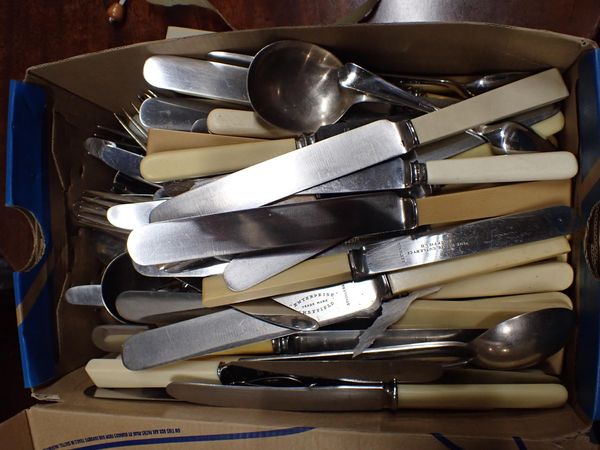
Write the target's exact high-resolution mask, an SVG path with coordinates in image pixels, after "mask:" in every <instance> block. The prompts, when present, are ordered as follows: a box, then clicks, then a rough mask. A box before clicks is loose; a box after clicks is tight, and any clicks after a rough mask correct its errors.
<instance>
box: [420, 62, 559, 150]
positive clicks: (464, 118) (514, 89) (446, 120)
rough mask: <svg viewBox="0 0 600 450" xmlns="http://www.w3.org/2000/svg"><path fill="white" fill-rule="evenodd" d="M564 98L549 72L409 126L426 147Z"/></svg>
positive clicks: (555, 77) (554, 73)
mask: <svg viewBox="0 0 600 450" xmlns="http://www.w3.org/2000/svg"><path fill="white" fill-rule="evenodd" d="M568 95H569V91H568V90H567V87H566V86H565V83H564V81H563V79H562V77H561V75H560V72H559V71H558V70H557V69H549V70H546V71H544V72H541V73H538V74H536V75H532V76H530V77H527V78H523V79H522V80H518V81H515V82H514V83H510V84H507V85H505V86H501V87H499V88H497V89H494V90H491V91H489V92H485V93H483V94H480V95H477V96H475V97H472V98H469V99H466V100H463V101H461V102H458V103H455V104H453V105H449V106H447V107H445V108H441V109H439V110H437V111H434V112H432V113H429V114H425V115H423V116H420V117H417V118H415V119H412V120H411V123H412V126H413V128H414V130H415V133H416V135H417V138H418V140H419V142H420V143H421V144H427V143H429V142H434V141H437V140H440V139H443V138H445V137H448V136H451V135H453V134H456V133H457V132H460V131H463V130H467V129H469V128H473V127H476V126H478V125H482V124H485V123H493V122H497V121H500V120H502V119H505V118H507V117H510V116H513V115H516V114H519V113H521V112H526V111H530V110H532V109H535V108H541V107H542V106H546V105H549V104H551V103H556V102H558V101H561V100H563V99H565V98H566V97H568Z"/></svg>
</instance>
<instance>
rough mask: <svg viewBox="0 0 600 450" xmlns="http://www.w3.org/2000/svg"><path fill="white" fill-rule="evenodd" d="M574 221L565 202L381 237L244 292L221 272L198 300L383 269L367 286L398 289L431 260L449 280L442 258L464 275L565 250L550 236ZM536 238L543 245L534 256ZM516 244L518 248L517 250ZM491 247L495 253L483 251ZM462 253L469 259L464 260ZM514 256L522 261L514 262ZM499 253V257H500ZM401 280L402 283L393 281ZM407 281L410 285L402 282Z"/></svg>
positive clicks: (262, 293) (231, 299) (300, 286)
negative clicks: (528, 255) (234, 287)
mask: <svg viewBox="0 0 600 450" xmlns="http://www.w3.org/2000/svg"><path fill="white" fill-rule="evenodd" d="M575 224H576V218H575V216H574V214H573V212H572V211H571V210H570V209H569V208H568V207H564V206H557V207H552V208H546V209H542V210H538V211H533V212H527V213H521V214H514V215H511V216H502V217H497V218H492V219H485V220H480V221H475V222H469V223H465V224H461V225H457V226H454V227H450V228H447V229H444V230H433V231H429V232H424V233H420V234H417V235H408V236H400V237H396V238H391V239H385V240H383V241H381V242H380V243H377V244H372V245H368V246H365V247H363V248H362V249H358V250H352V251H350V253H349V254H337V255H331V256H326V257H321V258H315V259H312V260H308V261H304V262H302V263H300V264H298V265H297V266H294V267H292V268H291V269H288V270H286V271H284V272H282V273H280V274H278V275H275V276H274V277H271V278H269V279H268V280H265V281H264V282H262V283H259V284H258V285H256V286H254V287H252V288H250V289H247V290H244V291H239V292H236V291H232V290H231V289H229V288H228V287H227V285H226V283H225V281H224V279H223V277H222V276H219V275H214V276H210V277H207V278H204V279H203V281H202V295H203V298H202V299H203V302H204V304H205V305H206V306H221V305H224V304H230V303H236V302H240V301H246V300H250V299H253V298H264V297H270V296H276V295H281V294H288V293H291V292H298V291H307V290H310V289H314V288H318V287H323V286H328V285H335V284H339V283H345V282H348V281H351V280H353V279H354V280H361V279H365V278H368V277H373V276H374V275H377V274H382V273H386V272H387V274H386V275H383V277H379V278H376V279H377V280H379V281H373V280H371V281H367V282H366V283H365V284H364V286H370V289H374V290H375V291H376V292H381V291H383V292H390V293H392V294H398V293H401V292H406V291H407V290H410V289H413V288H415V289H416V288H417V287H416V286H418V283H417V280H419V282H424V281H426V280H424V279H420V278H417V274H418V273H419V272H421V270H420V268H419V266H427V265H429V264H430V263H435V264H432V265H431V266H430V267H423V269H422V270H423V272H424V273H427V274H429V275H430V276H431V274H430V272H435V271H439V275H438V276H439V278H438V279H439V280H444V281H443V282H448V281H450V280H449V279H444V276H446V275H448V274H447V273H445V266H446V264H447V263H452V262H455V263H456V264H450V265H451V266H460V265H463V264H464V270H465V275H464V276H467V275H475V274H478V273H484V272H489V271H492V270H494V269H495V270H500V269H505V268H508V267H514V266H517V265H522V264H526V263H528V262H533V261H539V260H542V259H545V258H550V257H553V256H556V255H558V254H561V253H566V252H568V251H569V248H568V245H567V246H566V248H565V247H564V246H563V244H564V243H565V242H566V241H565V240H564V239H556V240H551V238H555V237H560V236H564V235H566V234H569V233H570V232H572V230H573V229H574V226H575ZM540 241H542V244H544V247H545V248H542V252H541V253H540V254H539V255H537V252H538V245H539V242H540ZM549 241H551V242H549ZM536 242H537V243H538V245H536ZM519 244H521V245H528V246H529V247H531V249H532V250H535V253H536V255H537V256H536V257H535V258H534V259H531V260H527V259H526V253H525V252H526V249H527V247H519ZM549 244H554V246H551V245H549ZM552 247H554V248H552ZM521 249H522V253H521V254H519V255H516V254H515V253H516V252H519V251H520V250H521ZM491 251H495V252H496V253H492V254H491V255H490V254H487V253H486V252H491ZM546 251H547V252H546ZM539 256H542V257H539ZM467 257H468V258H469V259H466V258H467ZM515 257H517V259H521V258H525V260H524V261H522V262H520V263H516V264H515V263H514V261H515ZM501 258H504V260H503V262H501V261H502V259H501ZM453 260H455V261H453ZM503 264H504V265H503ZM478 269H480V270H478ZM452 270H453V271H456V270H457V268H456V267H453V269H452ZM461 270H463V269H461ZM405 272H407V273H411V274H412V279H408V280H407V279H406V276H405V275H404V273H405ZM457 278H460V276H459V275H458V273H456V276H454V279H457ZM400 279H401V280H402V282H398V281H399V280H400ZM431 279H432V280H434V279H436V278H435V277H432V278H431ZM411 280H414V281H411ZM407 282H408V286H410V287H406V286H403V284H404V283H407ZM441 282H442V281H438V282H433V283H431V284H428V286H435V285H437V284H438V283H441ZM343 288H344V287H343ZM343 288H342V289H343ZM300 295H301V294H300Z"/></svg>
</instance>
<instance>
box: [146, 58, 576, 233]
mask: <svg viewBox="0 0 600 450" xmlns="http://www.w3.org/2000/svg"><path fill="white" fill-rule="evenodd" d="M567 95H568V92H567V90H566V87H565V85H564V82H563V80H562V78H561V76H560V73H558V71H557V70H556V69H551V70H549V71H545V72H542V73H540V74H537V75H534V76H532V77H528V78H525V79H523V80H519V81H516V82H514V83H511V84H509V85H506V86H503V87H500V88H498V89H495V90H493V91H489V92H487V93H485V94H482V95H479V96H477V97H473V98H470V99H467V100H464V101H462V102H459V103H456V104H454V105H451V106H448V107H446V108H443V109H440V110H438V111H435V112H432V113H429V114H426V115H423V116H420V117H417V118H415V119H412V120H410V121H402V122H400V123H391V122H389V121H385V120H381V121H377V122H373V123H371V124H368V125H364V126H362V127H359V128H356V129H354V130H351V131H348V132H346V133H343V134H340V135H337V136H334V137H332V138H329V139H326V140H324V141H321V142H317V143H315V144H313V145H309V146H307V147H304V148H301V149H299V150H296V151H294V152H290V153H287V154H285V155H282V156H278V157H276V158H272V159H270V160H267V161H264V162H262V163H259V164H256V165H254V166H251V167H248V168H246V169H242V170H239V171H237V172H235V173H233V174H230V175H227V176H224V177H222V178H220V179H218V180H216V181H214V182H211V183H209V184H207V185H205V186H201V187H200V188H198V189H194V190H193V191H190V192H186V193H184V194H181V195H179V196H177V197H176V198H173V199H171V200H169V201H167V202H165V203H163V204H161V205H159V206H158V207H156V208H155V209H154V210H153V211H152V212H151V220H152V221H161V220H169V219H175V218H181V217H190V216H194V215H203V214H214V213H217V212H225V211H232V210H236V209H244V208H252V207H256V206H261V205H264V204H267V203H272V202H274V201H277V200H279V199H281V198H284V197H287V196H289V195H292V194H294V193H296V192H299V191H303V190H305V189H308V188H310V187H313V186H316V185H318V184H322V183H325V182H327V181H330V180H332V179H335V178H339V177H341V176H344V175H347V174H349V173H352V172H355V171H357V170H361V169H364V168H366V167H369V166H372V165H374V164H377V163H379V162H383V161H385V160H388V159H391V158H394V157H398V156H400V155H402V154H405V153H407V152H408V151H410V150H411V149H413V148H415V147H417V146H418V145H419V144H420V145H423V144H426V143H429V142H434V141H437V140H441V139H444V138H446V137H448V136H451V135H453V134H458V133H460V132H461V131H464V130H465V129H469V128H473V127H475V126H478V125H481V124H483V123H490V122H496V121H498V120H502V119H503V118H505V117H509V116H512V115H515V114H518V113H520V112H524V111H529V110H532V109H535V108H538V107H542V106H545V105H548V104H551V103H555V102H556V101H558V100H559V99H562V98H565V97H566V96H567ZM507 100H510V101H507Z"/></svg>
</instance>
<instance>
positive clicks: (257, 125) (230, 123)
mask: <svg viewBox="0 0 600 450" xmlns="http://www.w3.org/2000/svg"><path fill="white" fill-rule="evenodd" d="M206 125H207V128H208V131H210V132H211V133H213V134H226V135H229V136H246V137H253V138H263V139H280V138H285V137H293V136H295V134H294V133H292V132H290V131H286V130H282V129H281V128H277V127H274V126H273V125H270V124H268V123H266V122H265V121H264V120H262V119H261V118H260V117H258V116H257V115H256V114H255V113H254V112H253V111H238V110H236V109H224V108H217V109H213V110H212V111H211V112H210V113H208V117H207V118H206Z"/></svg>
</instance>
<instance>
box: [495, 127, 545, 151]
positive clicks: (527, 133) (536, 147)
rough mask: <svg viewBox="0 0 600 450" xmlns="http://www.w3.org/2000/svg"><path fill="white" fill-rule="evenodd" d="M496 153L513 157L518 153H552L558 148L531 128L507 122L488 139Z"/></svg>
mask: <svg viewBox="0 0 600 450" xmlns="http://www.w3.org/2000/svg"><path fill="white" fill-rule="evenodd" d="M488 139H489V140H490V143H491V144H492V146H493V148H494V150H495V153H498V154H505V155H513V154H517V153H526V152H531V151H536V152H552V151H555V150H556V147H555V146H554V145H552V144H551V143H550V142H549V141H548V140H546V139H544V138H543V137H541V136H539V135H538V134H537V133H536V132H535V131H533V130H531V128H529V127H527V126H524V125H522V124H520V123H516V122H506V123H505V124H503V125H502V126H501V127H500V128H498V129H497V131H496V132H495V133H491V135H490V137H488Z"/></svg>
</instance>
